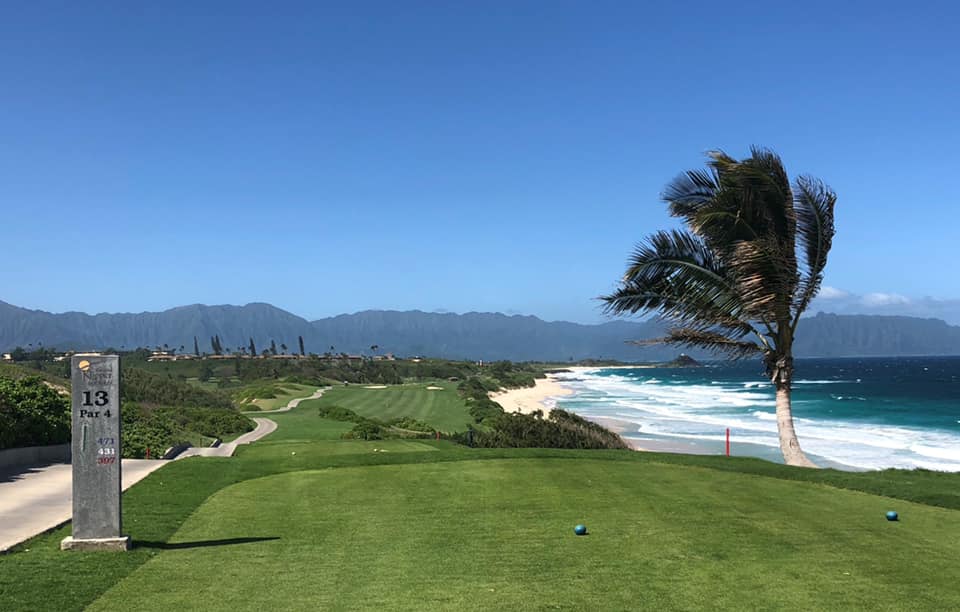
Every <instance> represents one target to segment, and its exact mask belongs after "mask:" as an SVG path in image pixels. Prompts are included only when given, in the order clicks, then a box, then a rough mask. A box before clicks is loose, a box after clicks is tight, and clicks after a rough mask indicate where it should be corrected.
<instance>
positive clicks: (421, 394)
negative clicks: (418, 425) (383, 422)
mask: <svg viewBox="0 0 960 612" xmlns="http://www.w3.org/2000/svg"><path fill="white" fill-rule="evenodd" d="M371 386H376V385H349V386H345V387H334V388H333V389H330V390H329V391H327V392H326V393H324V395H323V397H322V398H320V399H316V400H310V401H309V402H303V403H302V404H300V409H303V410H309V409H311V408H315V407H317V406H320V405H331V404H336V405H338V406H342V407H344V408H349V409H350V410H353V411H354V412H356V413H357V414H359V415H361V416H365V417H372V418H377V419H393V418H397V417H413V418H415V419H417V420H418V421H422V422H424V423H427V424H428V425H430V426H431V427H434V428H436V429H438V430H440V431H445V432H454V431H464V430H465V429H466V428H467V424H469V423H471V422H472V421H473V419H472V418H471V417H470V414H469V413H468V412H467V406H466V403H465V402H464V401H463V399H462V398H461V397H460V396H459V395H458V394H457V391H456V384H455V383H450V382H445V381H444V382H436V383H415V384H413V383H411V384H404V385H390V386H388V387H386V388H383V389H375V388H368V387H371ZM427 387H441V388H440V389H434V390H430V389H428V388H427Z"/></svg>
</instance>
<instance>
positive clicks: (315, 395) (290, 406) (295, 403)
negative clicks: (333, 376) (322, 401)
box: [252, 387, 330, 414]
mask: <svg viewBox="0 0 960 612" xmlns="http://www.w3.org/2000/svg"><path fill="white" fill-rule="evenodd" d="M327 389H330V387H324V388H323V389H317V390H316V391H314V392H313V395H311V396H310V397H298V398H295V399H292V400H290V402H289V403H288V404H287V405H286V406H284V407H283V408H276V409H274V410H258V411H257V412H254V413H252V414H270V413H272V412H289V411H291V410H293V409H294V408H296V407H297V406H299V405H300V402H305V401H307V400H312V399H317V398H319V397H320V396H321V395H323V392H324V391H326V390H327Z"/></svg>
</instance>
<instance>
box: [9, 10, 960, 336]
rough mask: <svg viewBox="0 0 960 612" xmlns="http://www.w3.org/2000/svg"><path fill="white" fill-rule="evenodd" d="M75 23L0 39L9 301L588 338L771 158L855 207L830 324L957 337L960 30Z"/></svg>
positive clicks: (566, 17)
mask: <svg viewBox="0 0 960 612" xmlns="http://www.w3.org/2000/svg"><path fill="white" fill-rule="evenodd" d="M59 4H60V3H47V2H28V3H19V5H15V4H13V3H8V4H6V5H5V6H4V8H3V17H2V19H0V74H2V83H3V85H2V93H0V211H2V219H3V222H2V224H0V238H2V244H3V256H2V258H0V300H4V301H7V302H10V303H13V304H17V305H21V306H25V307H28V308H38V309H44V310H51V311H57V312H59V311H64V310H83V311H88V312H100V311H110V312H116V311H135V312H138V311H143V310H157V309H163V308H167V307H172V306H176V305H181V304H187V303H197V302H200V303H208V304H216V303H234V304H243V303H247V302H251V301H267V302H271V303H273V304H276V305H278V306H280V307H282V308H286V309H288V310H290V311H292V312H294V313H296V314H299V315H302V316H305V317H307V318H319V317H322V316H328V315H334V314H338V313H342V312H353V311H357V310H363V309H369V308H390V309H412V308H418V309H421V310H427V311H432V310H449V311H454V312H465V311H469V310H482V311H503V312H511V313H514V312H519V313H525V314H536V315H538V316H541V317H543V318H546V319H549V320H555V319H566V320H574V321H582V322H593V321H598V320H601V318H602V317H601V315H600V313H599V310H598V306H597V303H596V301H595V300H594V299H593V298H595V297H596V296H597V295H599V294H601V293H604V292H606V291H608V290H609V289H611V288H612V287H613V285H614V283H615V281H616V279H617V278H618V277H619V276H620V275H621V273H622V272H623V269H624V263H625V260H626V257H627V255H628V254H629V252H630V250H631V248H632V246H633V245H634V243H635V242H636V241H637V240H639V239H640V238H642V237H643V236H644V235H646V234H648V233H650V232H652V231H654V230H656V229H659V228H661V227H665V226H668V225H670V224H671V223H672V221H671V220H670V219H669V218H668V217H667V215H666V214H665V212H664V206H663V204H662V203H661V202H660V201H659V194H660V192H661V190H662V188H663V186H664V185H665V184H666V183H667V182H668V181H669V180H670V179H671V178H672V177H674V176H675V175H676V174H677V173H679V172H680V171H682V170H685V169H688V168H693V167H698V166H700V165H702V163H703V153H704V152H705V151H707V150H708V149H712V148H722V149H724V150H726V151H728V152H729V153H731V154H734V155H737V156H743V155H745V154H746V153H747V152H748V148H749V146H750V145H751V144H761V145H766V146H770V147H772V148H774V149H775V150H777V151H778V152H779V153H780V154H781V155H782V156H783V158H784V160H785V162H786V164H787V168H788V170H789V171H790V172H791V174H793V175H795V174H798V173H810V174H814V175H816V176H819V177H821V178H823V179H824V180H825V181H827V182H828V183H829V184H830V185H832V186H833V187H834V189H835V190H836V191H837V192H838V194H839V203H838V208H837V224H838V235H837V238H836V243H835V247H834V250H833V253H832V259H831V262H830V264H829V267H828V274H827V280H826V284H827V285H828V286H829V288H830V289H829V290H828V295H826V296H825V298H827V299H825V300H821V303H820V305H825V307H827V308H830V307H831V305H832V306H834V307H835V308H836V309H838V310H845V311H851V312H852V311H858V310H859V311H863V312H868V311H888V310H889V311H893V310H896V311H898V312H899V311H904V312H915V313H917V314H929V313H933V314H937V315H938V316H945V317H946V318H948V319H960V317H957V316H956V314H957V313H960V300H958V298H960V274H957V273H956V271H955V270H954V264H953V263H952V262H953V261H954V249H955V247H954V245H955V243H956V241H957V239H958V237H960V215H957V213H956V211H957V210H958V204H960V198H958V195H957V189H956V176H957V172H958V171H960V148H958V146H957V142H958V141H960V91H958V89H960V43H958V39H957V30H956V25H957V23H958V22H960V12H958V11H960V9H957V8H956V7H955V6H954V4H953V3H950V2H912V3H904V2H897V3H891V2H835V1H834V2H803V3H800V4H796V3H774V2H760V3H716V2H710V3H689V2H688V3H685V2H676V3H673V2H671V3H640V2H616V3H602V2H595V1H590V2H556V1H551V2H546V1H544V2H517V1H511V2H487V1H484V2H473V3H462V2H456V3H453V2H409V1H404V2H351V3H338V4H337V5H333V4H330V5H324V4H322V3H318V2H305V3H287V2H270V3H258V4H247V3H242V2H236V1H231V2H222V3H214V2H196V1H193V2H183V3H175V2H163V3H130V2H114V3H103V2H101V3H67V6H66V7H64V6H62V5H59ZM135 5H136V6H135ZM658 5H662V6H658ZM731 5H736V6H731ZM891 308H892V309H893V310H890V309H891ZM884 309H887V310H884ZM957 322H960V321H957Z"/></svg>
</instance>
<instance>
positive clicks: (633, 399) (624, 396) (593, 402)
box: [559, 370, 960, 471]
mask: <svg viewBox="0 0 960 612" xmlns="http://www.w3.org/2000/svg"><path fill="white" fill-rule="evenodd" d="M597 372H599V370H597ZM580 374H581V378H580V380H578V381H576V382H571V383H570V385H569V386H571V387H573V388H574V389H575V390H576V393H575V394H574V395H572V396H567V397H565V398H562V399H560V400H559V403H560V407H562V408H564V409H569V410H572V411H573V412H577V413H579V414H582V415H584V416H612V417H614V418H617V419H619V420H622V421H627V422H631V423H635V424H636V425H637V426H638V427H639V429H640V431H641V432H642V433H644V434H652V435H658V436H667V437H675V438H686V439H690V440H703V441H721V440H723V439H724V436H725V430H726V428H727V427H729V428H731V430H732V439H733V443H734V446H736V444H737V443H740V444H744V443H746V444H757V445H762V446H766V447H772V448H777V447H779V439H778V437H777V423H776V414H775V413H774V412H773V411H772V410H771V409H772V408H773V407H774V406H775V405H776V402H775V400H774V397H773V389H772V388H770V386H769V385H766V386H763V385H764V383H759V384H749V386H748V383H752V382H753V381H748V382H747V383H744V382H736V381H728V382H724V381H710V382H709V384H676V383H665V382H661V381H659V380H657V379H655V378H653V377H650V378H644V379H641V380H638V379H636V378H633V377H629V376H621V375H612V376H601V375H597V374H596V373H593V374H588V373H587V372H580ZM796 382H797V383H799V384H834V383H840V382H850V381H835V380H811V381H796ZM839 397H843V398H844V400H846V399H851V400H858V401H865V399H864V398H862V397H861V396H839ZM801 404H802V403H801V402H799V401H796V400H795V402H794V405H795V406H798V405H801ZM794 425H795V427H796V429H797V434H798V436H799V437H800V440H801V443H802V444H803V447H804V449H805V450H806V451H807V452H808V453H810V454H812V455H817V456H820V457H824V458H826V459H828V460H830V461H834V462H837V463H841V464H845V465H850V466H853V467H857V468H864V469H883V468H888V467H898V468H906V469H912V468H925V469H936V470H946V471H960V435H957V434H954V433H952V432H948V431H938V430H927V429H921V428H911V427H901V426H895V425H887V424H881V423H869V422H866V423H865V422H861V421H844V420H842V419H826V418H816V419H808V418H796V417H795V418H794Z"/></svg>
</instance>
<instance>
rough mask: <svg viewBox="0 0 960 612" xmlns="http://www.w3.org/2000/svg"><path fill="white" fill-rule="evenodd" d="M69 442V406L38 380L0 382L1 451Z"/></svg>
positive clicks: (65, 400) (2, 380) (24, 379)
mask: <svg viewBox="0 0 960 612" xmlns="http://www.w3.org/2000/svg"><path fill="white" fill-rule="evenodd" d="M69 441H70V402H69V400H68V399H67V398H66V397H64V396H61V395H60V394H59V393H57V392H56V391H54V390H53V389H51V388H50V387H49V386H47V385H46V384H45V383H44V382H43V380H41V379H40V378H39V377H27V378H21V379H19V380H11V379H7V378H0V449H4V448H19V447H24V446H45V445H48V444H65V443H67V442H69Z"/></svg>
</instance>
